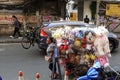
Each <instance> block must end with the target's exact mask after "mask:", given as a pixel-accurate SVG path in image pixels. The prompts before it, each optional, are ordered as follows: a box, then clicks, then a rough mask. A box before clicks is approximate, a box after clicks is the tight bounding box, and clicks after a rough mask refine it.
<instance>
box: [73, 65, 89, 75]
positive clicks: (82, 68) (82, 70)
mask: <svg viewBox="0 0 120 80" xmlns="http://www.w3.org/2000/svg"><path fill="white" fill-rule="evenodd" d="M88 69H89V67H88V65H86V64H79V65H78V66H76V67H75V72H74V74H75V76H83V75H85V74H86V73H87V71H88Z"/></svg>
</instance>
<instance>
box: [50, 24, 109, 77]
mask: <svg viewBox="0 0 120 80" xmlns="http://www.w3.org/2000/svg"><path fill="white" fill-rule="evenodd" d="M50 30H51V31H52V36H53V37H54V38H55V39H56V42H57V46H58V47H59V53H60V64H64V66H65V69H66V70H67V71H68V72H69V74H74V75H75V76H77V77H78V76H83V75H85V74H86V73H87V71H88V70H89V68H90V67H92V66H93V64H94V62H95V60H99V62H100V64H101V66H102V67H107V66H109V61H108V57H111V54H110V49H109V41H108V38H107V35H108V33H109V32H108V30H107V29H106V28H105V27H104V26H99V27H96V28H85V27H71V26H62V27H55V28H51V29H50Z"/></svg>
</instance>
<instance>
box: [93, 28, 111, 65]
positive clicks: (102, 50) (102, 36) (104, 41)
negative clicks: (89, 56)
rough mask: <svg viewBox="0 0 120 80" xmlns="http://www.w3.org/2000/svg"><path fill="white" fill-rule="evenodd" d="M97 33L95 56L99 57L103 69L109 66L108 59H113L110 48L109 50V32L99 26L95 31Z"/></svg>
mask: <svg viewBox="0 0 120 80" xmlns="http://www.w3.org/2000/svg"><path fill="white" fill-rule="evenodd" d="M94 30H95V33H96V38H95V41H94V46H95V49H96V51H95V55H96V56H97V58H98V60H99V61H100V63H101V65H102V66H103V67H107V66H109V61H108V57H111V54H110V48H109V40H108V37H107V35H108V33H109V31H108V30H107V29H106V28H105V27H103V26H99V27H97V28H95V29H94Z"/></svg>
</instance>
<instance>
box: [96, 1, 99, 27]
mask: <svg viewBox="0 0 120 80" xmlns="http://www.w3.org/2000/svg"><path fill="white" fill-rule="evenodd" d="M99 5H100V0H97V5H96V7H97V8H96V27H98V26H99V14H98V13H99Z"/></svg>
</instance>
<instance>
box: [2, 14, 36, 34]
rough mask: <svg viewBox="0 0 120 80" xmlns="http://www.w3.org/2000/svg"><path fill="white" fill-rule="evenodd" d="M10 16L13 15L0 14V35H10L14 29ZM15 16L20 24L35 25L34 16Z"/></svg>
mask: <svg viewBox="0 0 120 80" xmlns="http://www.w3.org/2000/svg"><path fill="white" fill-rule="evenodd" d="M12 15H14V14H0V35H9V34H12V32H13V29H14V28H13V25H12V22H13V20H12ZM15 16H16V17H17V18H18V20H19V21H20V22H21V23H22V24H24V23H30V24H36V22H37V21H36V16H35V15H29V16H24V15H23V14H16V15H15ZM23 27H24V26H23Z"/></svg>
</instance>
